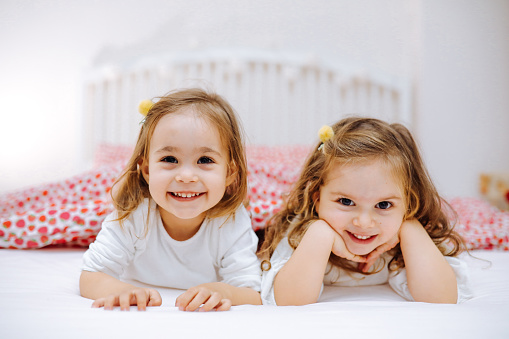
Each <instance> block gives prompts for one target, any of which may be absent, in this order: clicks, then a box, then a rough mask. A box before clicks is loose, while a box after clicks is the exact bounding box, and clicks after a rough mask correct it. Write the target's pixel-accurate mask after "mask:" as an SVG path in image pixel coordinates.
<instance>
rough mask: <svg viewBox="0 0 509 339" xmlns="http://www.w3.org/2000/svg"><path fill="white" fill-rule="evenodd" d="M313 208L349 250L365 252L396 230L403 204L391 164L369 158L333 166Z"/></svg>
mask: <svg viewBox="0 0 509 339" xmlns="http://www.w3.org/2000/svg"><path fill="white" fill-rule="evenodd" d="M316 211H317V213H318V216H319V217H320V219H323V220H325V221H326V222H327V223H328V224H329V225H330V226H331V227H332V228H334V230H336V232H338V233H339V234H340V235H341V237H342V238H343V240H344V242H345V244H346V246H347V248H348V250H349V251H350V252H352V253H353V254H356V255H366V254H368V253H370V252H371V251H373V250H374V249H375V248H377V247H378V246H380V245H382V244H383V243H385V242H387V241H388V240H390V239H391V238H392V237H393V236H395V235H396V234H397V233H398V232H399V229H400V227H401V224H402V222H403V218H404V216H405V211H406V203H405V199H404V195H403V190H402V189H401V184H400V182H399V181H397V180H396V178H395V176H394V173H393V171H392V169H391V167H390V165H389V164H387V163H385V162H384V161H382V160H380V159H371V160H367V161H362V162H355V163H351V164H346V165H336V166H333V167H332V168H331V169H330V171H329V173H328V175H327V176H326V178H325V181H324V184H323V185H322V186H321V188H320V194H319V198H318V200H317V201H316Z"/></svg>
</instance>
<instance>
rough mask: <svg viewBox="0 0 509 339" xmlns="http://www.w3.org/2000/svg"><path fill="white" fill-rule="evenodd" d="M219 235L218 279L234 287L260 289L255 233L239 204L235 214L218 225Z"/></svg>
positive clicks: (259, 270)
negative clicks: (229, 219)
mask: <svg viewBox="0 0 509 339" xmlns="http://www.w3.org/2000/svg"><path fill="white" fill-rule="evenodd" d="M219 230H220V231H219V232H220V233H221V236H220V238H219V240H218V242H219V244H220V252H221V254H220V258H219V259H220V264H219V272H218V273H219V276H220V277H221V281H223V282H224V283H227V284H230V285H232V286H237V287H249V288H252V289H254V290H255V291H257V292H259V291H260V284H261V268H260V261H259V259H258V257H257V256H256V249H257V247H258V237H257V236H256V234H255V233H254V231H253V228H252V226H251V219H250V217H249V215H248V213H247V211H246V209H245V208H244V207H243V206H242V207H240V208H239V209H238V210H237V211H236V213H235V218H234V219H233V220H232V221H231V222H230V221H229V222H228V224H224V225H221V226H220V228H219Z"/></svg>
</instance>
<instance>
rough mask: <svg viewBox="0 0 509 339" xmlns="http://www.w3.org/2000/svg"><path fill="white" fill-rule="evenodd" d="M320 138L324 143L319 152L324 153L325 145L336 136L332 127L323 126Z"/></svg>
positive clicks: (319, 131) (319, 133)
mask: <svg viewBox="0 0 509 339" xmlns="http://www.w3.org/2000/svg"><path fill="white" fill-rule="evenodd" d="M318 136H319V137H320V140H321V141H322V143H321V144H320V146H319V147H318V150H319V151H322V152H323V144H324V143H325V142H327V141H329V140H330V138H332V137H333V136H334V131H333V130H332V127H330V126H328V125H323V126H322V127H321V128H320V130H318Z"/></svg>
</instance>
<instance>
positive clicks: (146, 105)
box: [138, 99, 154, 124]
mask: <svg viewBox="0 0 509 339" xmlns="http://www.w3.org/2000/svg"><path fill="white" fill-rule="evenodd" d="M153 106H154V103H153V102H152V100H148V99H145V100H142V101H141V102H140V104H139V105H138V112H140V113H141V114H142V115H143V116H144V118H143V120H142V121H141V122H140V124H144V123H145V119H146V118H147V114H148V112H149V111H150V109H151V108H152V107H153Z"/></svg>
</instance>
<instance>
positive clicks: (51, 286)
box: [0, 247, 509, 338]
mask: <svg viewBox="0 0 509 339" xmlns="http://www.w3.org/2000/svg"><path fill="white" fill-rule="evenodd" d="M84 251H85V249H83V248H55V247H48V248H43V249H38V250H13V249H2V250H0V272H1V273H0V274H1V278H0V314H1V316H0V338H111V337H115V338H134V337H137V338H151V337H156V336H157V337H172V338H177V337H180V336H183V337H190V338H198V337H209V338H275V337H288V338H308V337H312V338H320V337H327V338H328V337H333V336H337V337H344V338H367V337H376V338H389V337H390V338H508V337H509V322H508V320H509V253H508V252H502V251H487V250H476V251H472V252H471V256H467V257H466V260H467V262H468V263H469V266H470V268H471V279H472V286H473V291H474V295H475V296H474V297H473V298H472V299H470V300H469V301H467V302H465V303H463V304H459V305H442V304H428V303H420V302H408V301H405V300H403V299H402V298H401V297H399V296H398V295H397V294H396V293H395V292H393V291H392V290H391V288H390V287H389V286H388V285H379V286H366V287H332V286H326V287H325V289H324V292H323V294H322V296H321V298H320V300H319V302H318V303H315V304H311V305H306V306H252V305H242V306H233V307H232V309H231V310H230V311H226V312H210V313H200V312H182V311H179V310H178V309H177V308H176V307H175V306H174V303H175V299H176V297H177V296H178V295H180V294H181V293H182V292H183V291H181V290H175V289H169V288H159V287H158V290H159V291H160V293H161V296H162V298H163V304H162V306H160V307H152V308H148V309H147V311H145V312H139V311H137V310H136V307H134V306H133V307H131V309H130V311H129V312H125V311H120V310H119V309H118V308H116V309H114V310H113V311H105V310H104V309H102V308H101V309H93V308H91V304H92V301H91V300H89V299H86V298H83V297H81V296H80V294H79V285H78V281H79V275H80V265H81V258H82V255H83V253H84ZM139 285H141V284H139Z"/></svg>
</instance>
